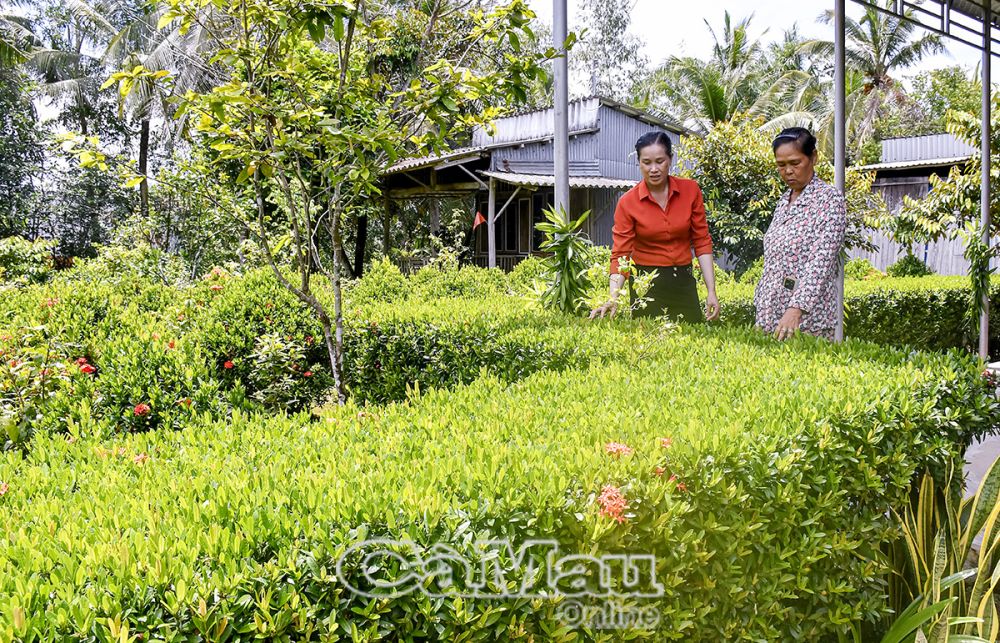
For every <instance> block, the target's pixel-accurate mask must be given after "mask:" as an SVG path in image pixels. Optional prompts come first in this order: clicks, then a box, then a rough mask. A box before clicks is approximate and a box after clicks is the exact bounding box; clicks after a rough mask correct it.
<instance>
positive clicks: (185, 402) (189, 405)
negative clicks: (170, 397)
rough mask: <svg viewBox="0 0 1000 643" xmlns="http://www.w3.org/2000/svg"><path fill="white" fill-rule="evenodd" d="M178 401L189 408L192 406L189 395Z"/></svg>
mask: <svg viewBox="0 0 1000 643" xmlns="http://www.w3.org/2000/svg"><path fill="white" fill-rule="evenodd" d="M177 403H178V404H180V405H181V406H186V407H188V408H191V398H189V397H186V398H184V399H183V400H177Z"/></svg>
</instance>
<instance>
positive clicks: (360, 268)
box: [354, 214, 368, 278]
mask: <svg viewBox="0 0 1000 643" xmlns="http://www.w3.org/2000/svg"><path fill="white" fill-rule="evenodd" d="M367 245H368V215H367V214H365V215H362V216H360V217H358V239H357V243H356V244H355V246H354V276H355V277H356V278H360V277H361V275H362V274H363V273H364V270H365V248H366V246H367Z"/></svg>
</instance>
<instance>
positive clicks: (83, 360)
mask: <svg viewBox="0 0 1000 643" xmlns="http://www.w3.org/2000/svg"><path fill="white" fill-rule="evenodd" d="M76 363H77V364H78V365H80V366H83V365H84V364H86V363H87V358H86V357H77V358H76Z"/></svg>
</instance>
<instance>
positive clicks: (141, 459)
mask: <svg viewBox="0 0 1000 643" xmlns="http://www.w3.org/2000/svg"><path fill="white" fill-rule="evenodd" d="M132 460H133V462H135V463H136V464H138V465H143V464H146V463H147V462H149V460H150V457H149V455H148V454H146V453H140V454H139V455H137V456H135V457H134V458H132Z"/></svg>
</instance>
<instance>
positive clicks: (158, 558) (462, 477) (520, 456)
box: [0, 323, 996, 642]
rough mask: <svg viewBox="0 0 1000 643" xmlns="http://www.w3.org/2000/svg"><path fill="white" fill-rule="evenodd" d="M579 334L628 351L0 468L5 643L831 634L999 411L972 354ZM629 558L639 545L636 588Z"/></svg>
mask: <svg viewBox="0 0 1000 643" xmlns="http://www.w3.org/2000/svg"><path fill="white" fill-rule="evenodd" d="M568 333H569V334H568V336H566V337H562V338H561V339H560V338H559V337H557V336H556V335H555V334H553V335H552V336H551V337H549V339H550V340H551V341H553V342H556V343H558V342H559V341H562V342H564V343H575V342H580V341H581V340H583V341H584V342H585V343H587V344H589V345H592V346H597V347H604V346H613V347H619V348H620V347H623V346H624V347H627V350H624V351H621V352H620V353H619V354H617V355H615V357H614V359H609V360H606V361H605V360H596V359H595V360H591V361H590V362H589V363H588V364H587V365H584V366H581V367H579V368H577V369H571V370H567V371H564V372H563V373H561V374H560V375H558V376H553V374H552V373H550V372H542V373H537V374H535V375H532V376H530V377H527V378H525V379H522V380H520V381H518V382H516V383H513V384H512V383H508V382H504V381H502V380H500V379H497V378H494V377H489V376H487V377H483V378H480V379H479V380H477V381H476V382H474V383H473V384H472V385H470V386H468V387H461V388H458V389H456V390H455V391H452V392H447V391H440V390H432V391H426V392H424V394H422V395H420V396H418V397H413V398H411V399H409V400H408V401H406V402H403V403H400V404H393V405H389V406H387V407H383V408H378V409H375V408H358V407H356V406H352V405H348V406H346V407H342V408H333V409H331V410H330V411H329V412H328V413H327V414H326V415H325V416H323V417H320V418H318V421H310V418H308V417H306V416H305V415H304V414H303V415H300V416H291V417H284V416H282V417H272V418H264V417H261V416H251V415H245V414H242V413H240V412H237V413H235V414H234V416H233V418H232V419H231V420H230V421H226V422H209V421H207V420H204V419H194V420H193V422H192V426H191V429H192V430H186V431H182V432H150V433H143V434H137V435H128V436H123V437H121V438H119V439H117V440H114V441H111V442H105V443H95V442H92V441H87V440H78V441H76V442H75V443H73V444H70V443H69V441H67V440H65V439H63V438H61V437H59V436H52V435H40V436H39V437H38V442H37V444H36V445H35V448H33V449H32V450H31V451H30V452H28V453H27V454H23V453H7V454H3V455H0V490H2V493H0V521H2V523H3V524H4V525H11V526H12V528H9V529H6V530H5V531H4V532H3V533H2V534H0V541H2V543H3V546H0V605H3V606H4V607H3V609H2V610H0V639H2V640H10V639H19V640H25V641H40V640H65V639H73V640H108V639H111V638H114V639H123V638H132V637H135V638H134V639H133V640H137V639H141V640H152V639H157V640H167V641H181V640H192V639H213V640H242V639H249V638H257V639H269V640H328V639H335V638H337V637H338V636H344V637H348V638H351V639H353V640H374V639H377V638H381V639H390V640H417V639H433V640H456V639H458V638H469V639H486V640H524V641H528V640H601V637H605V639H604V640H606V637H607V636H608V634H609V633H608V632H607V631H603V630H597V629H594V628H588V627H587V625H586V624H583V625H580V623H578V622H577V620H576V617H575V615H579V614H580V613H581V612H580V610H582V609H588V610H590V609H592V608H598V607H600V606H606V605H609V604H612V605H615V606H617V608H616V609H620V610H626V611H628V610H631V611H632V612H635V611H636V610H642V613H643V614H645V615H646V616H648V617H650V620H649V621H648V624H649V625H650V628H649V629H645V630H640V629H634V630H631V631H626V632H621V633H620V634H621V636H622V637H629V638H637V639H640V638H644V639H648V640H657V641H660V640H680V641H713V642H716V641H729V640H766V641H785V640H787V641H792V640H810V641H826V640H830V641H834V640H837V636H838V633H843V632H846V631H848V630H849V628H850V625H851V624H854V623H868V624H873V623H880V622H881V619H882V617H883V616H884V611H885V603H884V594H885V585H884V581H883V580H882V579H883V573H884V571H885V570H884V568H883V566H882V565H883V563H882V562H880V561H881V560H882V558H881V556H880V554H879V551H880V547H881V546H882V544H883V543H884V542H885V541H886V540H888V539H890V538H891V537H892V536H893V535H894V522H893V520H892V518H891V516H890V510H891V509H894V508H895V509H898V508H900V507H901V506H902V505H903V503H905V502H906V500H907V498H908V493H909V489H910V483H911V480H913V479H914V476H915V475H917V473H918V472H920V471H922V470H923V469H925V468H926V467H928V466H932V465H935V464H937V465H942V464H947V463H951V462H956V461H957V459H958V458H959V450H960V447H961V445H962V444H963V443H964V441H965V440H967V439H968V438H969V436H970V435H972V434H981V433H983V432H986V431H989V430H991V429H992V428H993V427H992V419H993V418H995V416H996V401H995V400H992V398H990V397H989V396H988V395H987V385H986V384H985V383H984V380H983V378H982V377H981V376H980V374H979V373H978V369H977V368H976V367H975V364H974V363H973V362H972V361H971V360H969V361H966V360H962V359H959V358H956V357H954V356H925V355H920V354H912V355H910V354H904V353H901V352H899V353H897V352H893V351H891V350H885V349H883V348H877V347H874V346H870V345H847V346H840V347H836V346H830V345H825V344H822V343H819V342H817V341H814V340H811V339H807V338H803V339H796V340H793V341H792V342H791V343H789V344H777V343H774V342H771V341H769V340H767V338H765V337H763V336H761V335H760V334H757V333H752V332H749V331H743V330H725V329H717V330H709V331H705V330H704V329H702V330H701V331H697V332H695V331H682V332H670V331H669V330H664V329H661V328H659V327H657V326H655V325H653V324H649V323H643V324H632V323H627V324H618V323H616V324H605V325H602V326H595V325H590V326H581V328H580V329H575V330H573V331H572V332H569V331H568ZM581 334H582V335H581ZM751 363H752V364H753V368H752V369H747V368H740V367H739V365H740V364H751ZM70 489H72V492H70V491H69V490H70ZM53 525H57V527H53ZM386 540H389V541H394V542H395V543H396V544H393V543H386V542H385V541H386ZM491 540H492V541H498V542H499V543H500V544H498V545H496V546H485V545H484V542H485V541H491ZM538 540H547V541H550V542H549V543H548V544H547V545H546V544H543V545H542V546H541V548H537V547H535V548H531V547H529V548H528V549H527V550H525V552H524V556H522V557H520V558H519V553H521V552H519V549H520V548H521V547H523V546H525V545H526V544H529V543H530V541H538ZM503 542H509V543H510V544H511V546H512V548H513V549H512V551H508V550H506V549H505V548H504V547H503V545H502V543H503ZM553 549H555V551H556V553H557V554H558V556H557V557H556V562H555V563H554V566H552V567H548V565H549V563H548V562H547V560H546V555H547V554H548V553H549V552H551V551H553ZM395 554H398V555H395ZM572 555H587V556H592V557H596V558H597V559H598V562H599V563H600V566H595V564H594V562H593V561H591V562H588V560H590V559H583V558H579V557H577V558H564V557H565V556H572ZM610 556H618V558H617V559H615V558H609V557H610ZM621 556H645V558H636V559H633V560H634V561H638V562H636V564H637V565H638V578H639V581H640V583H639V590H637V589H636V587H635V586H633V587H626V586H625V585H624V584H623V577H624V573H623V571H622V570H623V567H622V564H623V559H622V558H621ZM404 562H405V563H408V564H409V565H416V566H415V567H414V566H404V565H403V563H404ZM466 562H467V563H469V565H470V568H468V569H467V568H466V567H465V566H464V563H466ZM531 564H535V567H534V570H538V569H543V570H544V571H545V572H549V571H553V573H554V576H553V579H554V580H552V583H553V584H552V585H551V586H550V584H549V580H548V579H547V578H546V577H544V576H538V575H536V574H535V573H534V571H533V570H532V567H531V566H530V565H531ZM543 565H545V567H542V566H543ZM581 565H582V567H580V566H581ZM484 566H485V570H486V571H487V572H489V573H493V574H494V576H493V580H492V581H489V580H488V579H486V578H484V576H479V577H478V578H479V579H480V580H486V582H485V583H484V584H483V585H482V586H481V587H480V590H479V596H480V597H479V598H475V597H462V596H460V594H463V593H470V584H469V583H467V582H466V581H467V578H466V576H465V572H466V571H475V570H481V569H484ZM415 572H419V576H417V578H420V579H422V582H421V583H420V584H419V586H418V585H416V584H415V583H414V576H413V574H414V573H415ZM604 572H607V578H606V579H604V581H601V578H602V573H604ZM496 574H499V579H497V577H496ZM542 579H544V580H542ZM372 581H386V582H389V583H391V584H390V585H389V586H386V587H383V588H382V589H381V590H380V589H379V588H378V587H375V586H373V585H372ZM553 587H554V588H557V589H558V590H559V591H558V592H557V593H556V594H557V595H553V593H552V592H551V589H552V588H553ZM582 588H589V589H591V590H593V591H594V592H598V593H599V592H601V591H609V590H610V591H613V592H615V593H618V594H621V596H604V597H602V598H600V599H596V600H594V601H590V600H589V599H588V598H587V597H585V596H573V594H576V593H579V592H580V590H581V589H582ZM386 589H388V590H392V589H396V590H400V591H398V592H392V593H391V594H390V595H382V596H381V597H379V596H378V592H380V591H383V590H386ZM402 590H407V591H402ZM543 590H544V591H548V592H549V595H548V596H543V595H542V591H543ZM515 591H521V592H522V593H523V594H524V595H523V596H521V597H512V596H510V594H512V593H514V592H515ZM361 592H364V593H361ZM365 593H366V594H369V596H366V595H365ZM639 593H647V594H651V595H649V596H639V595H637V594H639ZM371 594H375V596H374V597H372V596H370V595H371ZM483 595H486V596H491V597H492V598H486V597H483Z"/></svg>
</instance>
